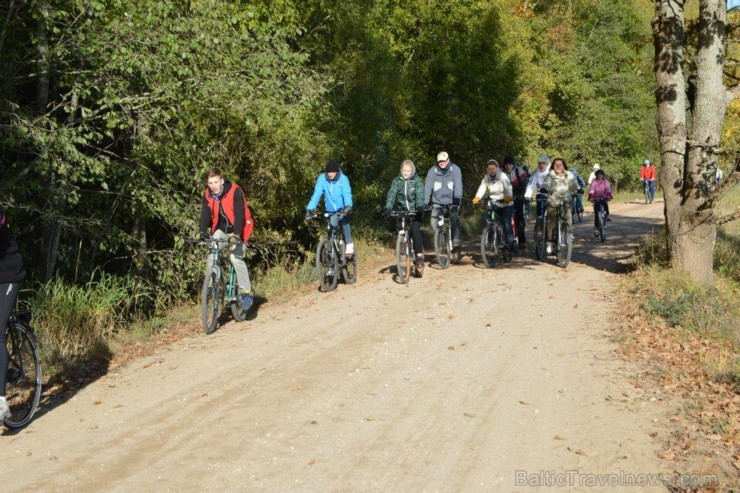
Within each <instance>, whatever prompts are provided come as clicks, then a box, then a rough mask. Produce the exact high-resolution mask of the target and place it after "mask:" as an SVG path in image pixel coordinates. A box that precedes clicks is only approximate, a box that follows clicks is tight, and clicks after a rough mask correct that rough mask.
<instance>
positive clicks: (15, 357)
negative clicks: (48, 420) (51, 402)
mask: <svg viewBox="0 0 740 493" xmlns="http://www.w3.org/2000/svg"><path fill="white" fill-rule="evenodd" d="M6 345H7V349H8V377H7V386H6V395H5V398H6V400H7V401H8V405H9V406H10V412H11V416H10V417H9V418H6V419H5V420H3V423H4V424H5V426H7V427H8V428H12V429H16V428H22V427H24V426H26V425H27V424H28V423H29V422H30V421H31V418H33V414H34V413H35V412H36V409H37V408H38V405H39V400H40V399H41V385H42V375H41V358H40V357H39V350H38V345H37V344H36V338H35V337H34V335H33V330H32V329H31V328H30V327H26V326H25V325H24V324H23V323H22V322H20V321H18V320H16V321H15V322H12V327H10V328H9V330H8V332H7V340H6Z"/></svg>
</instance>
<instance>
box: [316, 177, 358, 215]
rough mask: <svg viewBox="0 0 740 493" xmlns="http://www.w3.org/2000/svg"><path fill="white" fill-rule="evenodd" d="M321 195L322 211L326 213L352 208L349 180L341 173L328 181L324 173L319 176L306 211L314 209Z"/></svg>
mask: <svg viewBox="0 0 740 493" xmlns="http://www.w3.org/2000/svg"><path fill="white" fill-rule="evenodd" d="M322 195H323V196H324V209H325V210H326V212H337V211H339V210H341V209H344V208H345V207H352V188H350V186H349V179H348V178H347V177H346V176H345V175H344V173H342V172H341V171H340V172H339V173H338V174H337V177H336V178H334V179H333V180H329V177H328V176H326V173H321V174H320V175H319V179H318V180H316V186H315V187H314V189H313V195H311V200H309V201H308V205H307V206H306V210H309V211H312V210H314V209H316V207H318V205H319V200H321V196H322Z"/></svg>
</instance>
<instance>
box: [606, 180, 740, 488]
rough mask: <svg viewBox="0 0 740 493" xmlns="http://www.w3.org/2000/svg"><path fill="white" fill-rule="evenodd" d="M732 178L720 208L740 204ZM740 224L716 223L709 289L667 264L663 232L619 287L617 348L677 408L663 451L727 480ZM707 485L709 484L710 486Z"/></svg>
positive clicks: (732, 459)
mask: <svg viewBox="0 0 740 493" xmlns="http://www.w3.org/2000/svg"><path fill="white" fill-rule="evenodd" d="M739 206H740V186H737V185H735V187H734V188H733V190H731V191H730V192H729V193H728V194H727V195H725V197H724V198H723V200H722V201H721V203H720V204H719V205H718V209H719V210H718V211H717V212H718V213H719V214H724V213H726V212H727V211H730V210H737V208H738V207H739ZM738 251H740V224H738V221H735V222H732V223H728V224H726V225H724V226H723V227H721V228H719V231H718V235H717V243H716V246H715V249H714V271H715V275H716V278H717V279H716V282H715V285H714V286H713V287H710V288H706V287H702V286H699V285H698V284H697V283H695V282H693V281H691V280H690V279H689V278H688V276H686V275H682V274H680V273H677V272H675V271H672V270H671V269H669V268H668V249H667V246H666V240H665V233H664V232H660V233H656V234H655V235H652V236H647V237H645V238H644V240H643V241H642V243H641V245H640V247H639V250H638V254H637V257H636V265H635V271H634V272H632V273H630V274H628V275H627V276H626V278H625V279H624V281H623V283H622V286H623V290H624V294H623V299H624V302H623V306H625V307H626V308H624V313H623V315H624V319H625V320H626V323H624V324H623V325H622V327H621V328H620V330H619V336H618V337H619V340H620V352H621V353H622V354H623V355H624V356H625V357H626V358H627V359H628V360H632V361H640V362H641V363H642V364H643V365H642V366H643V368H644V370H643V371H642V372H640V373H639V374H637V375H635V376H634V382H633V383H634V385H635V386H637V387H648V386H650V387H652V388H654V389H655V390H656V391H657V392H656V394H655V395H659V396H660V398H661V399H665V400H666V401H668V402H669V404H670V405H672V406H673V407H674V413H675V414H674V415H673V417H672V418H671V422H670V426H669V427H668V428H669V429H670V430H671V431H670V432H668V433H667V434H666V435H665V436H661V437H659V438H660V439H662V442H663V445H664V451H663V453H662V454H661V457H662V458H665V459H669V460H673V461H675V462H676V469H677V470H680V471H681V472H691V473H702V474H719V476H720V477H721V478H722V482H723V486H721V487H720V488H727V489H731V488H733V487H735V488H737V487H738V486H740V483H739V482H738V474H737V472H738V470H740V455H738V451H739V450H740V324H738V320H740V303H738V297H739V296H740V257H739V256H738V254H737V252H738ZM708 491H709V490H708Z"/></svg>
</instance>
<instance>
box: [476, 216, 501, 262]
mask: <svg viewBox="0 0 740 493" xmlns="http://www.w3.org/2000/svg"><path fill="white" fill-rule="evenodd" d="M496 240H497V238H496V228H494V227H493V225H492V224H491V223H488V224H486V227H485V228H483V233H482V234H481V235H480V254H481V258H482V260H483V265H485V266H486V267H488V268H489V269H492V268H493V267H496V261H497V259H498V244H497V242H496Z"/></svg>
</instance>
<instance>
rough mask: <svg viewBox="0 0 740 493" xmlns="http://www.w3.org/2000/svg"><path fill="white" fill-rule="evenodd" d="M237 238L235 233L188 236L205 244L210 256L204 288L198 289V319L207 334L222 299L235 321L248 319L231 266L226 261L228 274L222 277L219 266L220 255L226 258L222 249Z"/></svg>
mask: <svg viewBox="0 0 740 493" xmlns="http://www.w3.org/2000/svg"><path fill="white" fill-rule="evenodd" d="M238 241H241V240H240V239H239V238H238V237H237V236H231V237H229V238H221V239H216V238H208V239H205V240H198V239H194V238H189V239H188V242H189V243H195V244H198V245H204V246H206V247H208V252H209V254H210V256H211V257H210V258H211V259H212V260H211V265H210V267H209V268H208V273H207V274H206V277H205V279H204V280H203V288H202V289H201V296H200V304H201V321H202V323H203V331H204V332H205V333H206V334H212V333H213V332H214V331H215V330H216V326H217V325H218V317H219V316H220V315H221V307H222V305H221V303H223V305H224V306H225V305H229V307H231V315H232V316H233V317H234V320H236V321H237V322H242V321H244V320H246V319H247V310H245V309H244V308H242V302H241V299H240V298H239V296H238V294H239V289H238V286H237V282H236V271H235V270H234V266H233V265H231V263H229V275H228V277H227V278H224V275H223V268H222V267H221V263H222V258H227V259H228V254H227V252H225V251H224V250H225V249H227V248H228V247H229V246H233V245H236V242H238ZM245 246H246V245H245ZM224 284H225V285H224Z"/></svg>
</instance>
